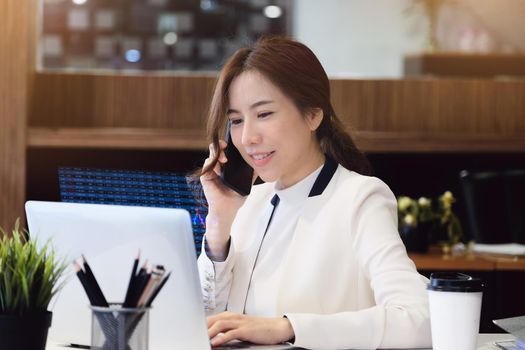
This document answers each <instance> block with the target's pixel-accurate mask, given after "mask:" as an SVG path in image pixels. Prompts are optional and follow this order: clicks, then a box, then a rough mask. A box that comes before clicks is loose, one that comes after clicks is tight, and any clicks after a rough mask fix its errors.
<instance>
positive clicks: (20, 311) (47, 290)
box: [0, 220, 66, 350]
mask: <svg viewBox="0 0 525 350" xmlns="http://www.w3.org/2000/svg"><path fill="white" fill-rule="evenodd" d="M26 237H27V231H25V230H22V231H21V230H20V222H19V220H16V223H15V227H14V229H13V230H12V232H11V234H8V233H7V232H5V231H4V230H3V229H2V228H0V347H1V348H2V349H17V350H44V349H45V347H46V340H47V332H48V329H49V327H50V326H51V318H52V313H51V312H50V311H48V310H47V308H48V305H49V302H50V301H51V299H52V298H53V296H54V295H55V294H56V293H57V292H58V290H59V289H60V287H61V285H62V284H61V283H60V282H59V280H60V277H61V275H62V273H63V272H64V270H65V267H66V264H65V262H64V261H63V260H60V259H58V258H57V256H56V254H55V252H54V250H53V249H52V248H51V246H50V244H49V242H47V243H46V244H44V245H39V244H38V242H37V241H36V240H26Z"/></svg>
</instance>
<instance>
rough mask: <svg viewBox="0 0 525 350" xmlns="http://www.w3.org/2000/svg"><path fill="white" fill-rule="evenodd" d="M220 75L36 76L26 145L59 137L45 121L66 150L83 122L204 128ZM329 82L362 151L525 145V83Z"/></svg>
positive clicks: (194, 131)
mask: <svg viewBox="0 0 525 350" xmlns="http://www.w3.org/2000/svg"><path fill="white" fill-rule="evenodd" d="M214 81H215V76H213V75H211V76H173V75H171V76H170V75H135V76H124V75H89V74H66V73H38V74H37V78H36V81H35V84H36V87H35V97H34V98H33V99H32V102H31V110H30V120H29V124H30V127H31V128H32V129H31V133H30V136H31V139H30V142H29V144H30V146H39V147H41V146H45V144H46V137H53V136H51V135H53V133H50V132H49V131H48V130H45V128H60V129H63V130H62V131H61V132H59V133H55V134H54V135H55V137H56V138H57V139H56V140H53V141H52V142H51V143H52V144H53V145H54V146H57V145H63V146H66V147H67V146H68V144H71V142H72V141H73V140H72V139H71V137H72V136H71V135H73V134H76V135H78V133H79V132H81V129H82V128H95V129H96V128H107V127H109V128H139V129H148V130H146V132H145V135H146V134H152V132H151V129H153V130H155V129H168V130H172V131H174V132H175V133H179V134H180V133H184V132H187V133H188V134H191V135H196V134H198V132H202V131H203V130H204V128H205V118H206V112H207V109H208V104H209V101H210V96H211V91H212V88H213V85H214ZM331 87H332V99H333V103H334V108H335V110H336V111H337V113H338V115H339V116H340V117H341V118H342V119H343V121H344V123H345V125H347V127H348V128H349V129H350V130H352V131H354V132H355V135H356V140H357V141H358V142H357V143H358V145H359V146H361V147H363V148H364V150H365V151H374V152H381V151H386V152H389V151H390V152H392V151H393V152H395V151H398V152H410V151H416V152H419V151H421V152H426V151H429V150H433V149H434V150H436V151H448V152H454V151H468V152H471V151H491V150H494V151H512V152H516V151H518V152H523V151H525V81H517V80H516V81H510V80H509V81H499V80H459V79H404V80H338V79H333V80H331ZM64 128H76V129H74V130H71V131H68V130H65V129H64ZM89 135H90V134H89V133H86V134H85V137H90V136H89ZM108 136H109V135H108ZM118 136H119V137H121V136H123V135H121V134H119V135H118ZM159 136H161V137H164V141H163V142H161V143H159V144H158V145H156V146H155V147H166V148H173V147H179V146H178V145H179V144H180V142H179V143H176V142H175V143H173V142H170V141H169V136H168V134H166V135H164V134H163V135H159ZM124 137H125V136H124ZM107 140H108V139H104V140H102V142H103V143H104V145H107V143H106V142H107ZM133 140H134V139H133ZM133 140H131V139H130V140H128V141H126V140H125V139H123V140H122V143H119V147H122V146H125V145H129V143H130V142H133ZM195 144H196V145H197V144H204V140H201V141H200V142H197V143H195ZM75 146H76V147H78V145H77V144H76V143H75ZM92 146H96V141H95V143H93V144H92ZM138 147H141V146H138ZM142 147H145V148H148V147H149V145H148V144H147V143H146V144H143V145H142Z"/></svg>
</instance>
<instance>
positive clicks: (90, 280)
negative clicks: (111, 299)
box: [82, 255, 109, 307]
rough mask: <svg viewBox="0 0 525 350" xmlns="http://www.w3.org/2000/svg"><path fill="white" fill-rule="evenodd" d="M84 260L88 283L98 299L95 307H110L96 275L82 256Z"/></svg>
mask: <svg viewBox="0 0 525 350" xmlns="http://www.w3.org/2000/svg"><path fill="white" fill-rule="evenodd" d="M82 260H84V270H85V271H86V279H87V282H88V283H89V284H90V285H91V288H92V290H93V294H94V296H95V298H96V302H97V304H96V305H95V306H104V307H108V306H109V305H108V302H107V301H106V298H105V297H104V293H102V290H101V289H100V286H99V285H98V282H97V280H96V278H95V275H94V274H93V271H92V270H91V268H90V267H89V264H88V262H87V260H86V257H85V256H84V255H82Z"/></svg>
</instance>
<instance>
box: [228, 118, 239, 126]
mask: <svg viewBox="0 0 525 350" xmlns="http://www.w3.org/2000/svg"><path fill="white" fill-rule="evenodd" d="M240 123H242V119H230V124H231V125H238V124H240Z"/></svg>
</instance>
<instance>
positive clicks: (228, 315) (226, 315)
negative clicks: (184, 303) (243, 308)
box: [207, 311, 242, 328]
mask: <svg viewBox="0 0 525 350" xmlns="http://www.w3.org/2000/svg"><path fill="white" fill-rule="evenodd" d="M241 318H242V315H241V314H237V313H235V312H229V311H224V312H221V313H219V314H216V315H211V316H208V318H207V322H208V328H210V327H211V326H213V324H214V323H215V322H217V321H220V320H235V319H241Z"/></svg>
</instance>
